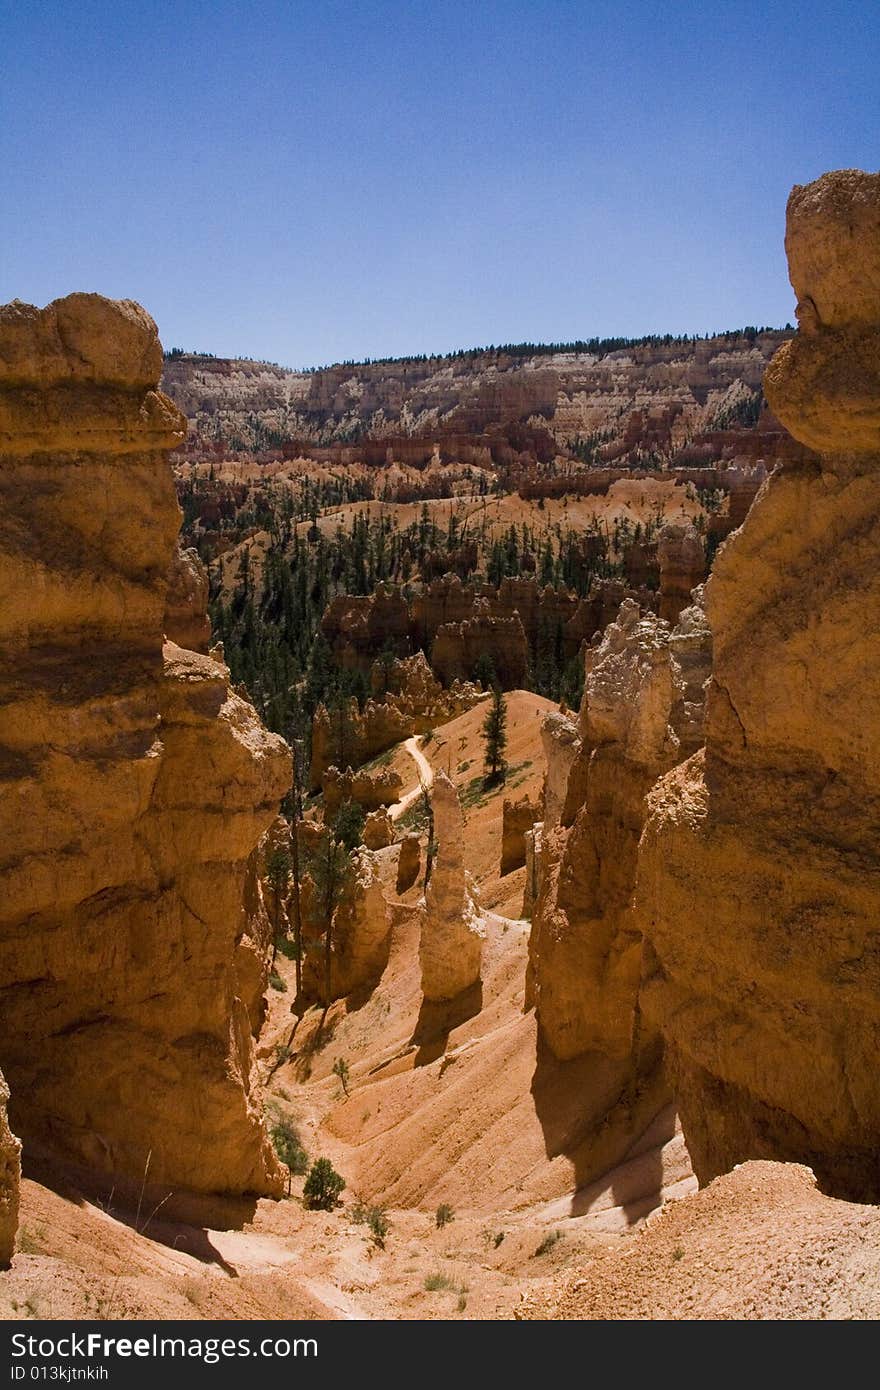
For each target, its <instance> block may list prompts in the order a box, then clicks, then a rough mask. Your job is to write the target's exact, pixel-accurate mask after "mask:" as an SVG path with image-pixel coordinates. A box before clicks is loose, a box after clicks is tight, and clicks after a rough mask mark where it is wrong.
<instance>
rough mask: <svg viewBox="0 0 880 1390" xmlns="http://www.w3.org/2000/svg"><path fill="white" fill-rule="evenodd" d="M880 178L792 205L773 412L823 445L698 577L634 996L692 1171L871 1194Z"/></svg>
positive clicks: (832, 186) (658, 808) (879, 640)
mask: <svg viewBox="0 0 880 1390" xmlns="http://www.w3.org/2000/svg"><path fill="white" fill-rule="evenodd" d="M878 227H880V176H878V175H864V174H860V173H858V172H856V171H852V170H844V171H842V172H840V173H834V174H827V175H825V176H824V177H823V178H821V179H819V180H818V181H817V182H816V183H815V184H811V185H809V186H808V187H807V188H801V189H795V190H794V192H793V194H792V197H791V199H790V201H789V215H788V232H787V238H786V246H787V250H788V255H789V263H790V266H791V277H792V282H793V284H794V285H795V289H796V291H797V293H798V295H799V298H800V300H801V303H802V305H803V304H804V303H805V302H806V301H807V300H808V299H809V300H810V301H811V302H812V304H813V306H814V309H815V313H813V312H812V311H811V312H810V313H808V314H802V315H801V329H800V332H799V334H798V337H797V338H796V339H795V340H793V341H792V342H790V343H788V344H786V346H785V347H784V348H783V349H782V350H781V351H780V353H779V354H778V355H777V357H776V358H775V359H774V362H773V364H772V365H771V367H770V368H769V369H768V372H767V376H766V382H765V385H766V390H767V395H768V398H769V400H770V403H771V405H772V408H773V410H774V411H775V412H776V413H777V414H778V416H779V418H780V419H782V420H783V421H784V422H785V423H786V424H787V425H788V427H789V428H790V429H792V431H793V432H794V434H795V435H796V436H797V437H798V438H799V439H801V440H802V441H803V442H804V443H806V444H808V445H810V446H812V447H816V448H821V449H823V450H824V454H823V457H822V458H821V459H820V460H813V461H808V462H804V463H796V462H792V463H786V464H784V465H783V467H782V468H780V469H779V470H778V471H777V472H776V473H775V474H774V475H773V476H772V477H771V478H770V479H769V480H768V482H767V483H765V485H764V487H763V488H762V490H761V492H760V493H759V495H758V498H757V500H756V501H755V503H754V505H753V506H752V509H751V511H750V512H749V515H748V517H747V519H746V521H745V524H744V525H743V526H742V528H741V529H740V530H739V531H737V532H736V534H735V535H734V536H733V537H731V539H730V540H729V541H728V542H727V544H726V545H725V546H724V547H723V549H722V550H721V551H720V552H719V554H718V557H717V559H716V562H715V567H714V569H713V573H712V577H711V579H710V580H709V582H708V584H707V586H706V606H707V612H708V616H709V620H710V622H711V625H712V629H713V634H714V643H715V654H714V663H713V674H712V681H711V685H710V688H709V701H708V712H707V721H706V749H705V754H700V753H698V754H696V755H695V756H694V757H692V758H691V759H690V760H689V761H688V762H686V763H685V764H684V765H683V766H681V767H678V768H676V769H675V770H674V771H673V772H672V773H670V774H669V775H668V776H667V777H665V778H664V779H663V780H662V781H660V782H659V783H658V785H657V787H656V788H655V789H654V791H653V792H652V797H651V804H652V814H651V817H650V819H649V821H648V823H647V826H646V829H645V833H644V837H643V841H642V847H641V851H640V861H639V902H638V907H639V914H640V917H641V919H642V921H643V925H644V930H645V932H646V935H647V938H648V946H647V951H646V963H645V973H646V979H645V983H644V985H643V989H642V1011H643V1013H644V1014H645V1016H646V1017H647V1018H648V1020H649V1021H651V1022H652V1023H653V1024H654V1025H655V1026H657V1027H659V1028H660V1029H661V1030H662V1033H663V1035H664V1038H665V1042H666V1053H667V1058H668V1060H669V1065H670V1070H671V1075H672V1078H673V1081H674V1085H675V1090H676V1094H677V1098H678V1103H679V1108H680V1111H681V1115H682V1122H683V1125H684V1129H685V1135H686V1138H687V1143H688V1148H689V1150H690V1153H691V1156H692V1158H693V1162H694V1167H695V1170H696V1172H697V1174H698V1176H699V1178H700V1180H701V1181H702V1182H707V1181H709V1180H710V1179H711V1178H712V1177H713V1176H715V1175H717V1174H719V1173H722V1172H725V1171H726V1170H728V1169H730V1168H731V1167H733V1165H734V1164H736V1163H741V1162H743V1161H744V1160H747V1159H751V1158H775V1159H786V1160H793V1161H797V1162H800V1163H805V1164H809V1165H810V1166H811V1167H812V1168H813V1169H814V1171H815V1172H816V1174H817V1177H818V1179H819V1181H820V1184H821V1185H822V1186H824V1187H825V1189H826V1190H828V1191H831V1192H833V1193H835V1194H837V1195H842V1196H846V1197H849V1198H854V1199H858V1200H869V1201H877V1200H880V1163H878V1154H880V1092H878V1088H877V1085H876V1076H875V1071H876V1066H875V1063H876V1039H877V1036H878V1029H880V991H878V974H877V964H876V955H877V951H876V945H877V921H878V918H880V887H878V883H880V874H878V861H880V837H878V813H877V807H878V804H880V719H878V717H877V711H878V709H880V553H878V543H877V537H878V534H880V493H878V488H877V470H878V466H880V432H878V424H880V375H878V370H877V369H878V366H880V358H878V357H877V353H876V343H877V341H878V336H877V335H878V331H880V298H878V289H880V272H878V267H880V243H878V230H877V229H878Z"/></svg>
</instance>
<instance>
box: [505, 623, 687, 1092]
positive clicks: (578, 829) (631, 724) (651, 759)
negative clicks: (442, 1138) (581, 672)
mask: <svg viewBox="0 0 880 1390" xmlns="http://www.w3.org/2000/svg"><path fill="white" fill-rule="evenodd" d="M691 626H692V628H694V629H696V630H697V631H698V632H699V634H700V635H699V637H695V636H694V634H693V632H690V633H689V634H688V636H689V640H690V643H691V645H690V647H689V648H688V657H689V658H690V660H691V662H692V661H693V660H694V657H695V652H694V650H693V644H694V643H695V642H701V643H702V655H703V663H704V674H705V677H708V674H709V656H710V653H709V634H708V629H707V627H706V625H705V622H704V621H703V622H701V620H700V618H699V617H698V616H697V615H693V616H692V618H691ZM676 635H677V634H675V633H674V632H671V631H670V628H669V625H668V624H667V623H665V622H663V621H662V620H661V619H658V618H656V617H655V616H654V615H653V614H646V615H643V616H642V615H640V614H639V610H638V608H637V606H636V605H635V604H633V603H631V602H625V603H624V604H622V606H621V609H620V613H619V615H618V619H617V621H616V622H615V623H612V624H611V625H610V626H609V628H608V629H607V631H606V633H605V636H604V637H603V639H602V641H601V642H600V643H599V644H598V646H596V647H594V648H592V649H591V650H590V651H588V653H587V658H586V680H585V686H584V697H583V703H582V705H581V712H580V719H579V734H580V749H579V750H578V752H577V757H576V759H575V761H574V762H572V764H571V771H570V773H569V780H570V781H575V782H576V784H577V785H578V787H579V788H582V792H581V795H582V797H583V800H582V804H581V805H580V807H579V809H578V810H577V813H576V815H575V816H574V820H573V823H572V825H571V829H570V830H568V831H566V830H565V829H564V828H562V827H560V826H559V825H558V824H557V825H556V827H555V828H554V824H553V821H548V823H547V824H545V826H544V830H543V835H542V863H541V869H540V875H539V877H540V889H539V895H538V901H537V903H536V905H535V908H534V911H533V922H532V931H531V937H530V963H531V970H532V978H533V984H534V999H535V1002H536V1004H537V1010H538V1018H539V1021H540V1024H541V1028H542V1031H543V1034H544V1036H545V1037H546V1039H547V1041H548V1043H549V1045H550V1047H551V1048H552V1050H553V1052H554V1054H555V1055H556V1056H557V1057H558V1058H560V1059H566V1058H570V1057H575V1056H578V1055H580V1054H581V1053H584V1052H589V1051H594V1052H598V1053H601V1054H603V1055H604V1056H605V1057H615V1058H619V1059H621V1061H622V1062H624V1063H626V1064H628V1063H629V1059H630V1056H631V1053H632V1051H633V1048H634V1044H635V1031H636V1009H637V999H638V989H639V975H640V968H641V953H642V941H641V929H640V927H639V925H638V923H637V922H636V920H635V919H634V916H633V911H632V899H633V893H634V889H635V881H636V858H637V850H638V842H639V837H640V835H641V831H642V826H643V824H644V819H645V815H646V810H647V808H646V803H645V796H646V794H647V792H648V791H649V789H650V788H651V786H652V785H653V783H654V782H655V781H656V779H657V776H658V775H659V774H660V773H661V772H663V771H665V770H666V769H667V768H669V767H670V766H672V765H673V764H674V763H675V762H676V761H678V759H679V757H680V756H682V748H681V738H680V735H679V732H678V730H677V729H676V727H675V723H676V717H677V716H683V715H684V714H685V706H686V704H688V703H690V702H687V701H685V698H684V697H685V694H686V693H690V691H688V690H687V687H686V683H685V680H684V678H683V675H682V672H681V669H680V665H679V661H678V660H677V659H676V648H675V645H674V642H675V637H676ZM694 683H695V682H694V679H693V675H692V673H691V680H690V686H691V687H693V685H694ZM693 721H694V712H693V710H692V709H690V710H688V711H687V725H688V732H689V733H690V731H691V728H692V725H693ZM556 734H557V730H556V728H555V727H553V726H551V728H550V729H548V730H547V737H548V739H549V740H550V741H551V743H555V736H556ZM563 747H570V743H568V742H566V743H564V744H563ZM548 800H549V801H550V802H551V806H552V807H553V808H554V810H553V816H554V819H555V815H556V810H555V807H556V806H558V804H559V800H560V798H559V795H558V792H557V793H556V794H555V795H551V796H550V797H548ZM531 993H532V992H531V991H530V997H531ZM640 1041H641V1044H642V1045H643V1044H644V1041H645V1040H644V1038H642V1039H641V1040H640ZM654 1051H656V1050H654ZM654 1060H655V1057H654V1055H653V1052H652V1065H653V1062H654Z"/></svg>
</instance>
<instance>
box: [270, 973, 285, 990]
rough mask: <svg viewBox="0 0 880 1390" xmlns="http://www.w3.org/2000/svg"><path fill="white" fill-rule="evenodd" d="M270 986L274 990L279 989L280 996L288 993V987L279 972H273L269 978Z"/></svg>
mask: <svg viewBox="0 0 880 1390" xmlns="http://www.w3.org/2000/svg"><path fill="white" fill-rule="evenodd" d="M269 984H270V985H271V986H272V988H273V989H277V990H278V993H279V994H286V993H287V985H286V984H285V983H284V981H283V980H282V978H281V976H280V975H279V974H278V971H277V970H273V971H272V973H271V975H270V976H269Z"/></svg>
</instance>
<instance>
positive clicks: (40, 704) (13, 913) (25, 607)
mask: <svg viewBox="0 0 880 1390" xmlns="http://www.w3.org/2000/svg"><path fill="white" fill-rule="evenodd" d="M161 368H162V354H161V349H160V346H159V341H158V337H157V335H156V328H155V325H154V323H153V321H152V319H151V318H150V317H149V315H148V314H146V313H145V311H144V310H143V309H141V308H140V306H139V305H136V304H133V303H131V302H130V301H120V302H116V301H110V300H106V299H103V298H101V297H100V296H98V295H71V296H69V297H68V298H66V299H63V300H58V301H56V302H55V303H54V304H50V305H49V306H48V307H47V308H46V309H43V310H38V309H35V308H33V307H32V306H30V305H24V304H20V303H18V302H16V303H13V304H11V305H7V306H5V307H4V308H3V309H0V487H2V502H3V506H2V521H0V576H2V582H3V590H4V595H5V601H4V604H3V607H2V617H0V680H2V697H0V698H2V702H3V705H4V718H3V733H2V748H0V758H2V767H3V780H2V788H3V790H2V797H0V825H2V845H3V851H2V853H3V862H2V887H3V891H2V895H0V1065H2V1067H3V1070H4V1072H5V1074H6V1077H7V1080H8V1081H9V1083H10V1086H11V1090H12V1102H11V1114H12V1119H13V1123H14V1126H15V1127H16V1129H17V1130H18V1132H19V1133H20V1134H21V1135H22V1137H23V1139H24V1141H25V1144H26V1145H28V1146H32V1147H33V1149H34V1150H37V1149H40V1148H42V1149H44V1150H48V1151H51V1152H52V1153H55V1154H60V1155H63V1156H65V1157H67V1158H71V1159H73V1160H76V1161H79V1162H82V1163H84V1164H86V1165H88V1166H89V1167H90V1168H91V1169H93V1170H96V1171H98V1172H102V1173H107V1174H112V1175H114V1177H115V1176H119V1177H120V1178H121V1179H125V1178H126V1177H127V1178H131V1179H135V1180H142V1179H143V1177H144V1174H145V1171H146V1170H147V1167H148V1176H149V1181H150V1183H151V1184H158V1185H162V1186H164V1187H165V1188H166V1190H167V1189H168V1188H174V1189H175V1190H176V1191H179V1190H181V1189H190V1190H207V1191H225V1192H253V1193H280V1191H281V1190H282V1176H281V1172H280V1169H279V1166H278V1163H277V1161H276V1159H275V1157H274V1154H273V1152H272V1150H271V1148H270V1146H269V1144H268V1140H267V1138H266V1134H265V1131H264V1129H263V1125H262V1121H261V1115H260V1106H259V1098H258V1097H257V1096H256V1095H254V1094H253V1093H252V1091H251V1085H250V1070H251V1032H250V1027H249V1021H248V1016H247V1011H246V1009H245V1008H244V1006H243V1005H242V1003H241V1001H240V999H239V998H238V997H237V995H236V992H235V985H234V981H235V971H234V961H235V949H236V941H237V939H238V938H239V937H240V936H241V935H242V933H243V931H244V922H243V905H242V889H243V882H244V869H245V862H246V860H247V857H248V855H249V854H250V852H251V850H252V849H253V847H254V845H255V844H256V842H257V840H258V838H259V836H260V834H261V832H262V831H263V830H264V829H265V828H266V827H267V826H268V824H269V823H270V821H271V820H272V819H273V817H274V815H275V812H276V808H277V804H278V800H279V798H280V796H281V795H282V794H283V792H284V791H285V789H286V787H287V785H288V780H289V756H288V752H287V750H286V747H285V745H284V743H283V742H282V740H280V739H279V738H277V737H276V736H274V735H272V734H268V733H267V732H266V731H265V729H264V728H263V727H262V725H261V724H260V722H259V719H258V718H257V715H256V713H255V711H254V709H253V707H252V706H251V705H250V704H247V703H246V702H245V701H243V700H241V699H240V698H239V697H238V696H237V695H236V694H234V693H233V692H232V691H231V689H230V687H229V673H228V671H227V670H226V668H225V667H224V666H222V665H220V664H218V663H217V662H215V661H213V660H211V659H210V658H209V657H207V656H203V655H198V654H196V653H193V652H189V651H185V650H182V649H181V648H179V647H177V646H175V645H174V644H173V643H171V642H168V643H164V644H163V634H164V628H165V621H164V618H165V607H166V597H167V576H168V572H169V567H170V565H171V561H172V555H173V551H174V547H175V540H176V534H177V527H178V522H179V511H178V507H177V503H176V500H175V495H174V487H173V483H172V478H171V472H170V469H169V466H168V460H167V453H168V450H169V449H170V448H171V447H173V446H174V445H176V444H179V443H180V441H181V439H182V438H183V434H184V430H185V422H184V420H183V418H182V416H181V415H180V412H179V411H178V410H177V409H176V407H175V406H174V405H173V404H172V403H171V402H170V401H169V400H167V398H165V397H164V396H162V395H161V393H159V392H158V391H156V389H155V387H156V383H157V382H158V379H159V374H160V372H161Z"/></svg>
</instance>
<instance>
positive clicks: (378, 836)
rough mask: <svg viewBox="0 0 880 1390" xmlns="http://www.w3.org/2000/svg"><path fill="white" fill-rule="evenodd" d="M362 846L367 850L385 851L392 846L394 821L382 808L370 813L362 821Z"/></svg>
mask: <svg viewBox="0 0 880 1390" xmlns="http://www.w3.org/2000/svg"><path fill="white" fill-rule="evenodd" d="M364 844H365V845H366V847H367V849H387V847H388V846H389V845H393V844H394V821H393V820H392V819H391V817H390V816H389V814H388V812H387V811H386V810H385V808H384V807H383V808H382V809H381V810H379V811H371V812H370V814H369V815H368V816H367V818H366V820H365V821H364Z"/></svg>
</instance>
